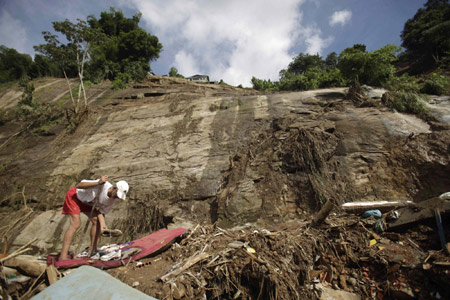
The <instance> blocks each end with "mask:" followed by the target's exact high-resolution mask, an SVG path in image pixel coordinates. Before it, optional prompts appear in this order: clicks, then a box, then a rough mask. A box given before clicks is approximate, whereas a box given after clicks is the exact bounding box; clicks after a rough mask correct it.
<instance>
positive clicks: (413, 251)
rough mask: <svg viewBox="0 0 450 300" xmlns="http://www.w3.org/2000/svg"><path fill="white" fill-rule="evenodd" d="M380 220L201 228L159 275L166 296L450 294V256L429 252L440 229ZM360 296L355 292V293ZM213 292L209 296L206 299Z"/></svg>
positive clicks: (394, 296) (393, 296)
mask: <svg viewBox="0 0 450 300" xmlns="http://www.w3.org/2000/svg"><path fill="white" fill-rule="evenodd" d="M375 223H376V220H375V218H374V217H373V216H372V217H369V218H367V219H361V218H360V217H359V216H353V215H342V214H341V216H337V215H334V216H331V217H330V218H329V219H328V220H327V222H326V223H324V224H322V225H321V227H312V226H311V225H310V222H309V221H302V222H301V221H296V222H290V223H285V224H283V225H278V226H275V227H273V228H271V229H270V230H268V229H261V227H258V226H255V225H249V226H243V227H235V228H233V229H229V230H224V229H221V228H216V229H214V228H213V227H211V226H209V227H197V228H196V229H195V230H193V231H192V232H191V234H190V236H189V237H188V238H186V239H184V240H183V241H182V242H181V243H180V244H175V245H174V246H172V249H171V251H170V256H171V259H172V260H173V261H174V263H175V264H174V265H173V266H172V268H171V269H170V270H169V271H168V272H167V273H166V274H165V275H163V276H162V277H161V278H160V279H161V281H162V282H164V292H163V294H164V295H165V296H166V297H167V298H166V299H320V297H321V291H322V290H323V287H328V288H333V289H335V290H343V291H346V292H350V293H353V294H356V295H359V296H360V297H361V299H405V298H406V299H408V298H411V299H412V298H418V299H440V297H442V298H447V297H448V296H450V294H449V292H448V290H447V289H446V284H445V282H447V283H448V282H449V281H448V280H449V279H450V277H449V275H450V273H449V272H448V271H449V270H448V265H449V262H448V261H449V258H448V256H446V255H445V253H444V252H443V251H438V250H433V249H430V246H432V245H434V244H435V243H433V242H432V240H436V241H437V242H438V240H439V238H438V236H437V234H436V232H435V231H434V230H433V229H432V228H431V227H429V226H426V225H419V226H418V227H414V228H412V229H410V230H408V231H406V232H403V233H394V232H383V233H380V234H377V233H376V232H375V231H374V230H373V229H374V228H373V227H372V226H373V225H374V224H375ZM356 295H355V296H356ZM205 297H206V298H205Z"/></svg>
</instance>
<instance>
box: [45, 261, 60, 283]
mask: <svg viewBox="0 0 450 300" xmlns="http://www.w3.org/2000/svg"><path fill="white" fill-rule="evenodd" d="M46 272H47V278H48V283H49V284H50V285H52V284H54V283H55V282H56V281H58V276H57V275H56V268H55V266H54V265H50V266H48V267H47V269H46Z"/></svg>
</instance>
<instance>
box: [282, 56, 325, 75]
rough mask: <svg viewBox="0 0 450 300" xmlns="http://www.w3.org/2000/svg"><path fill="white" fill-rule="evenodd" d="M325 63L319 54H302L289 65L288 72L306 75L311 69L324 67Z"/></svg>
mask: <svg viewBox="0 0 450 300" xmlns="http://www.w3.org/2000/svg"><path fill="white" fill-rule="evenodd" d="M323 66H324V61H323V60H322V57H321V56H320V55H319V54H315V55H311V54H305V53H300V54H299V55H298V56H297V57H295V58H294V60H293V61H292V62H291V63H290V64H289V66H288V69H287V71H288V72H290V73H292V74H295V75H297V74H305V73H306V71H307V70H308V69H309V68H312V67H323Z"/></svg>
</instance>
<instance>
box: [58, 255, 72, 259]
mask: <svg viewBox="0 0 450 300" xmlns="http://www.w3.org/2000/svg"><path fill="white" fill-rule="evenodd" d="M69 259H70V257H69V256H67V255H60V256H59V258H58V260H69Z"/></svg>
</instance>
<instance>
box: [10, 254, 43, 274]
mask: <svg viewBox="0 0 450 300" xmlns="http://www.w3.org/2000/svg"><path fill="white" fill-rule="evenodd" d="M4 265H5V266H7V267H10V268H14V269H20V270H21V271H22V272H23V273H25V274H26V275H28V276H31V277H36V276H39V274H41V273H42V272H43V271H45V269H46V267H47V264H46V263H45V262H43V261H39V260H37V259H36V257H34V256H32V255H19V256H16V257H12V258H10V259H9V260H8V261H5V262H4Z"/></svg>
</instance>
